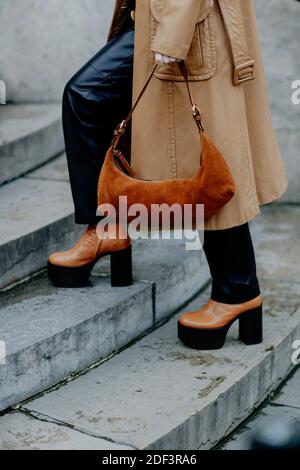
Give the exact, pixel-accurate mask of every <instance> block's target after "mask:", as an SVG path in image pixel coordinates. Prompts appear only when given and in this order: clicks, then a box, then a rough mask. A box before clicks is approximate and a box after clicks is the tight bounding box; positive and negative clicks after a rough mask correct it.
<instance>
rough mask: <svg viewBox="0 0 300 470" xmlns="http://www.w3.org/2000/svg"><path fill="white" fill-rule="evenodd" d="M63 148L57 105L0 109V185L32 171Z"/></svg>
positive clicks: (10, 106)
mask: <svg viewBox="0 0 300 470" xmlns="http://www.w3.org/2000/svg"><path fill="white" fill-rule="evenodd" d="M63 148H64V143H63V135H62V126H61V105H60V104H12V105H5V106H1V114H0V164H1V172H0V184H3V183H5V182H7V181H10V180H13V179H15V178H17V177H19V176H21V175H23V174H24V173H26V172H28V171H31V170H33V169H34V168H36V167H38V166H39V165H41V164H43V163H45V162H47V161H48V160H49V159H50V158H53V157H54V156H55V155H58V154H59V153H60V152H62V150H63Z"/></svg>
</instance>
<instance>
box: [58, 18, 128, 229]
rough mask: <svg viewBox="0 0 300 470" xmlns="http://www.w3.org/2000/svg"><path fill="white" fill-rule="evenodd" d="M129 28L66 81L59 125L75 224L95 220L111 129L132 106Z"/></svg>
mask: <svg viewBox="0 0 300 470" xmlns="http://www.w3.org/2000/svg"><path fill="white" fill-rule="evenodd" d="M133 58H134V27H133V25H132V26H131V25H130V26H128V27H127V28H126V29H125V30H124V31H122V32H121V33H120V34H118V36H116V37H114V38H113V39H112V40H111V41H109V42H108V43H107V44H106V45H105V46H104V47H103V48H102V49H101V50H100V51H99V52H98V53H97V54H96V55H95V56H94V57H93V58H92V59H91V60H90V61H89V62H88V63H87V64H86V65H84V66H83V67H82V68H81V69H80V70H79V71H78V72H77V73H76V74H75V75H74V77H73V78H72V79H71V80H70V81H69V82H68V84H67V85H66V87H65V90H64V95H63V128H64V136H65V146H66V154H67V160H68V168H69V175H70V183H71V190H72V196H73V201H74V206H75V221H76V223H78V224H94V223H96V222H97V217H96V210H97V183H98V177H99V173H100V170H101V166H102V164H103V161H104V157H105V154H106V151H107V149H108V147H109V145H110V143H111V139H112V136H113V130H114V128H115V127H116V126H117V124H118V123H119V122H121V120H122V119H124V118H125V117H126V115H127V113H128V112H129V111H130V109H131V102H132V74H133Z"/></svg>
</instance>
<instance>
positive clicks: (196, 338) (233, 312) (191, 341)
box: [178, 295, 262, 350]
mask: <svg viewBox="0 0 300 470" xmlns="http://www.w3.org/2000/svg"><path fill="white" fill-rule="evenodd" d="M236 320H239V338H240V340H241V341H243V342H244V343H245V344H247V345H251V344H258V343H261V342H262V296H261V295H259V296H258V297H255V298H254V299H252V300H250V301H248V302H244V303H240V304H233V305H231V304H224V303H221V302H216V301H214V300H211V299H210V300H209V301H208V302H207V303H206V304H205V305H204V306H203V307H202V308H200V309H199V310H196V311H194V312H187V313H184V314H183V315H182V316H181V317H180V319H179V321H178V337H179V339H180V340H181V341H182V342H183V343H184V344H185V345H186V346H189V347H190V348H193V349H203V350H205V349H219V348H221V347H222V346H223V345H224V343H225V339H226V335H227V332H228V330H229V328H230V326H231V325H232V324H233V323H234V322H235V321H236Z"/></svg>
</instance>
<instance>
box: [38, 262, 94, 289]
mask: <svg viewBox="0 0 300 470" xmlns="http://www.w3.org/2000/svg"><path fill="white" fill-rule="evenodd" d="M94 264H95V263H94V262H93V263H89V264H86V265H84V266H78V267H67V266H55V265H54V264H52V263H49V261H48V266H47V270H48V277H49V279H50V281H51V282H52V284H53V285H54V286H55V287H65V288H75V287H85V286H87V285H88V283H89V276H90V273H91V271H92V269H93V267H94Z"/></svg>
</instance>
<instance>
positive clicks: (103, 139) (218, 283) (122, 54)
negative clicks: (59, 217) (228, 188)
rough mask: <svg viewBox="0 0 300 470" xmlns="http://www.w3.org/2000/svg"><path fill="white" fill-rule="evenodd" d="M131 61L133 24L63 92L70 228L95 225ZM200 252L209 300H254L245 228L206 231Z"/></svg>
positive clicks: (128, 92) (124, 107)
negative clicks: (104, 165)
mask: <svg viewBox="0 0 300 470" xmlns="http://www.w3.org/2000/svg"><path fill="white" fill-rule="evenodd" d="M133 57H134V23H132V24H130V25H129V26H128V27H126V28H125V29H124V30H123V31H122V32H121V33H120V34H119V35H118V36H116V37H115V38H113V39H112V40H111V41H109V42H108V43H107V44H105V46H104V47H103V48H102V49H101V50H100V51H99V52H98V53H97V54H96V55H95V56H94V57H92V59H91V60H89V62H88V63H87V64H86V65H84V66H83V67H82V68H81V69H80V70H79V71H78V72H77V73H76V74H75V75H74V77H73V78H72V79H71V80H70V81H69V82H68V84H67V85H66V87H65V91H64V96H63V127H64V135H65V144H66V153H67V160H68V168H69V174H70V182H71V189H72V195H73V200H74V206H75V221H76V223H79V224H93V223H96V222H97V221H98V218H97V217H96V210H97V183H98V177H99V173H100V170H101V166H102V163H103V161H104V157H105V154H106V151H107V149H108V147H109V145H110V143H111V139H112V135H113V131H114V129H115V127H116V126H117V124H119V123H120V122H121V121H122V119H124V118H125V117H126V116H127V114H128V112H129V111H130V109H131V104H132V74H133ZM127 132H128V131H127ZM204 251H205V255H206V257H207V261H208V264H209V267H210V271H211V275H212V279H213V284H212V298H213V299H214V300H217V301H219V302H225V303H239V302H245V301H247V300H251V299H252V298H254V297H256V296H257V295H259V286H258V281H257V277H256V266H255V257H254V251H253V246H252V241H251V236H250V232H249V227H248V224H244V225H241V226H240V227H235V228H232V229H228V230H218V231H206V232H205V242H204Z"/></svg>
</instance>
